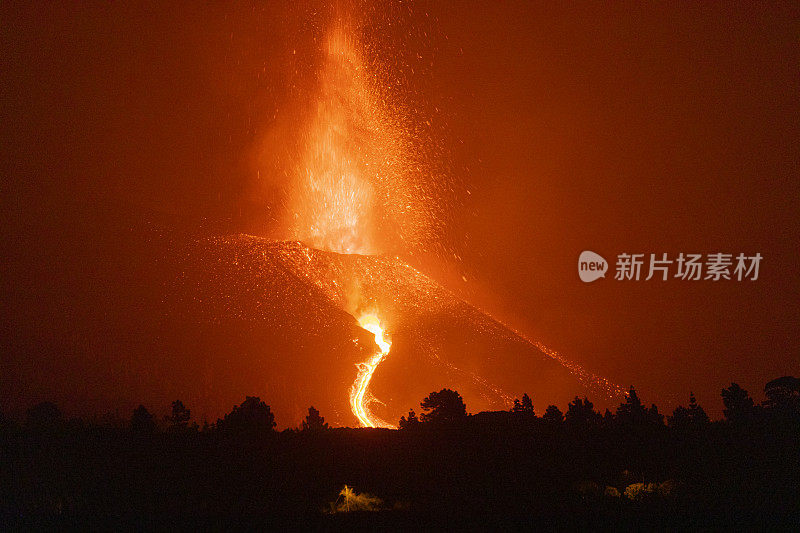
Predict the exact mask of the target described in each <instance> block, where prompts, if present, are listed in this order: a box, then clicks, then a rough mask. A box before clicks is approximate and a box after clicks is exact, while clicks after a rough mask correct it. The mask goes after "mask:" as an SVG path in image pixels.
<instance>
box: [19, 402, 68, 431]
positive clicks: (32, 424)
mask: <svg viewBox="0 0 800 533" xmlns="http://www.w3.org/2000/svg"><path fill="white" fill-rule="evenodd" d="M26 415H27V416H26V418H25V424H26V425H27V427H28V428H29V429H32V430H34V431H50V430H53V429H55V428H57V427H58V426H59V425H60V424H61V411H60V410H59V409H58V407H57V406H56V404H54V403H52V402H42V403H37V404H36V405H34V406H33V407H31V408H30V409H28V411H27V412H26Z"/></svg>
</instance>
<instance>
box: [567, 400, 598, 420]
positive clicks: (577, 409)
mask: <svg viewBox="0 0 800 533" xmlns="http://www.w3.org/2000/svg"><path fill="white" fill-rule="evenodd" d="M599 420H600V413H598V412H597V411H595V410H594V404H593V403H592V402H591V401H589V399H588V398H587V397H585V396H584V397H583V399H581V398H579V397H577V396H575V399H574V400H572V401H571V402H570V403H569V405H568V406H567V413H566V414H565V415H564V421H565V422H566V423H567V424H568V425H569V426H571V427H591V426H595V425H596V424H597V422H598V421H599Z"/></svg>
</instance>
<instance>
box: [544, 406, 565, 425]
mask: <svg viewBox="0 0 800 533" xmlns="http://www.w3.org/2000/svg"><path fill="white" fill-rule="evenodd" d="M542 420H544V421H545V422H547V423H549V424H560V423H562V422H563V421H564V413H562V412H561V409H559V408H558V407H556V406H555V405H548V406H547V409H546V410H545V412H544V415H542Z"/></svg>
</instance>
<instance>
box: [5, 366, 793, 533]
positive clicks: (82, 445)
mask: <svg viewBox="0 0 800 533" xmlns="http://www.w3.org/2000/svg"><path fill="white" fill-rule="evenodd" d="M764 393H765V396H766V398H767V399H766V401H764V402H763V403H761V404H756V402H754V401H753V399H752V397H751V396H750V395H749V394H748V392H747V391H746V390H744V389H742V388H741V387H740V386H739V385H737V384H736V383H732V384H731V385H730V386H729V387H727V388H725V389H723V390H722V395H721V396H722V402H723V405H724V410H723V415H724V418H723V419H722V420H717V421H712V420H711V419H710V418H709V416H708V415H707V414H706V412H705V410H704V409H703V407H701V406H700V405H699V404H698V403H697V401H696V399H695V397H694V395H693V394H690V395H689V397H688V403H687V405H686V406H679V407H677V408H676V409H675V410H674V411H673V412H672V414H670V415H667V416H665V415H663V414H662V413H660V412H659V410H658V408H657V407H656V406H655V405H653V404H651V405H650V406H647V405H646V404H645V403H643V402H642V401H641V399H640V398H639V395H638V393H637V391H636V390H635V389H634V388H633V387H631V389H630V391H629V393H628V394H627V397H626V398H625V400H624V401H623V402H622V403H621V404H620V405H619V406H618V407H617V408H616V409H615V410H614V411H611V410H609V409H606V410H605V412H603V413H600V412H598V411H597V410H595V408H594V405H593V403H592V402H591V401H590V400H589V399H588V398H586V397H583V398H579V397H576V398H575V399H574V400H573V401H572V402H570V403H569V405H568V406H567V407H566V411H563V412H562V411H561V410H560V409H559V408H558V407H557V406H554V405H550V406H547V407H546V408H545V409H544V410H543V411H542V412H541V415H539V413H538V412H537V411H538V410H537V408H536V407H535V402H534V400H533V399H532V398H531V396H529V395H528V394H524V395H523V396H522V397H521V398H519V399H517V400H515V402H514V406H513V407H512V408H511V409H510V410H509V411H493V412H480V413H477V414H473V415H470V414H468V411H467V406H466V405H465V403H464V401H463V399H462V397H461V396H460V395H459V394H458V392H456V391H453V390H449V389H442V390H440V391H437V392H432V393H431V394H429V395H428V396H427V397H426V398H424V399H423V400H422V402H421V403H420V414H419V415H417V413H416V411H415V410H413V409H412V410H411V411H410V412H409V413H408V415H406V416H403V417H402V418H401V419H400V421H399V424H398V426H399V428H400V430H399V431H392V430H381V429H351V428H330V427H329V426H328V424H327V423H326V422H325V420H324V417H323V416H322V415H321V414H320V412H319V411H318V410H317V409H315V408H314V407H310V408H309V409H308V415H307V416H306V418H305V420H303V422H302V424H301V425H300V426H299V427H297V428H290V429H287V430H284V431H282V432H278V431H277V430H276V422H275V416H274V414H273V413H272V411H271V409H270V407H269V405H267V404H266V403H265V402H264V401H262V400H261V399H260V398H257V397H249V396H248V397H246V398H245V400H244V401H243V402H242V403H241V404H240V405H237V406H235V407H234V408H233V409H232V411H231V412H229V413H227V414H226V415H225V416H224V417H222V418H221V419H219V420H217V421H216V422H215V423H213V424H208V423H203V424H202V426H201V425H199V424H198V423H197V422H195V421H193V420H192V416H191V411H190V409H189V408H188V407H187V406H186V405H184V404H183V402H181V401H180V400H176V401H175V402H173V403H172V405H171V410H170V414H169V415H167V416H166V417H164V418H163V420H161V421H159V420H157V419H156V417H155V416H154V415H153V414H152V413H150V412H149V411H148V409H147V408H145V407H144V406H139V407H137V408H136V409H135V410H134V411H133V413H132V415H131V417H130V419H129V421H128V422H127V423H126V424H124V425H123V424H114V423H86V422H84V421H82V420H79V419H65V418H64V417H63V416H62V414H61V412H60V411H59V409H58V407H57V406H56V405H54V404H52V403H49V402H44V403H40V404H38V405H35V406H33V407H31V408H30V409H29V410H28V411H27V414H26V418H25V420H24V421H22V422H16V421H14V420H12V419H9V418H6V417H3V416H0V458H1V461H0V518H2V523H3V525H6V526H22V527H25V526H32V527H38V526H62V525H69V524H82V525H89V526H96V527H106V526H131V527H161V526H167V525H174V524H192V525H195V526H201V527H226V526H230V525H232V524H234V523H235V524H238V525H242V526H246V527H263V526H268V525H276V526H277V525H281V526H286V525H291V526H296V527H316V526H320V525H322V526H323V527H324V526H326V525H330V526H333V527H350V526H357V527H362V526H363V527H381V526H387V525H390V526H397V527H409V528H414V527H417V526H421V525H425V526H441V527H461V526H464V527H473V526H476V525H478V524H484V525H490V524H491V525H497V524H499V523H518V524H540V525H541V524H545V525H550V526H552V527H593V528H597V527H623V528H625V527H630V528H642V527H664V526H690V527H722V526H729V525H735V526H737V527H758V528H760V529H763V528H770V527H786V526H789V527H790V528H792V526H797V525H798V524H800V522H798V519H799V517H800V496H798V486H799V485H798V483H800V379H799V378H795V377H791V376H786V377H781V378H778V379H775V380H772V381H770V382H769V383H767V384H766V386H765V387H764ZM342 487H344V489H343V488H342ZM356 491H365V492H368V493H369V494H366V493H365V494H361V495H359V494H358V493H357V492H356ZM365 502H367V503H365ZM347 511H352V512H347ZM368 511H373V512H368ZM542 520H543V521H544V522H540V521H542Z"/></svg>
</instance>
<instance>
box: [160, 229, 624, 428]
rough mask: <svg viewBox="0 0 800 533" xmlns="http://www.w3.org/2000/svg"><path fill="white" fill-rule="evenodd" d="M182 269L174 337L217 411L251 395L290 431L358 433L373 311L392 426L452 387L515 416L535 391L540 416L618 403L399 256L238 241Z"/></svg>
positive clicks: (375, 388) (593, 381)
mask: <svg viewBox="0 0 800 533" xmlns="http://www.w3.org/2000/svg"><path fill="white" fill-rule="evenodd" d="M178 264H179V267H180V274H179V276H178V279H177V280H176V282H175V283H174V284H172V290H171V291H170V295H169V297H168V298H169V300H170V301H169V302H166V303H168V306H167V308H169V309H171V310H173V311H172V313H174V314H173V315H172V316H171V317H170V320H171V321H173V323H174V324H176V327H175V328H170V329H173V331H171V332H169V333H167V336H168V337H169V336H172V337H173V339H174V340H173V342H175V343H178V344H181V348H180V350H181V351H186V350H187V349H188V350H189V351H190V352H192V353H194V354H195V355H196V357H195V363H194V365H195V366H196V367H198V368H200V369H201V371H200V377H199V379H200V382H201V383H202V392H201V393H200V394H199V397H197V395H191V396H195V397H196V400H197V401H199V402H200V403H201V404H202V405H204V406H206V407H205V408H206V409H210V410H211V411H217V410H219V409H220V408H223V409H224V408H225V407H224V406H227V405H233V403H234V402H235V401H237V399H241V397H242V395H243V394H245V393H246V394H250V395H259V396H261V397H262V398H263V399H265V400H266V401H267V402H268V403H269V404H270V405H271V406H272V408H273V411H274V412H275V413H276V416H277V418H278V422H279V425H281V426H283V425H296V424H298V423H299V422H300V420H301V419H302V417H303V416H304V414H305V410H306V409H307V408H308V406H309V405H314V406H315V407H317V408H318V409H320V410H321V412H322V414H323V415H324V416H326V417H327V419H328V421H329V422H331V423H332V424H335V425H350V426H355V425H357V424H358V421H357V420H356V418H355V416H354V415H353V414H352V412H351V410H350V404H349V391H350V387H351V386H352V384H353V382H354V380H355V378H356V375H357V372H358V371H357V367H356V365H357V363H359V362H362V361H364V360H366V359H367V358H368V357H369V356H370V355H372V354H373V353H375V351H376V350H377V349H378V347H377V346H376V344H375V341H374V336H373V335H371V334H370V333H368V332H366V331H365V330H363V329H361V328H360V327H359V326H358V322H357V318H358V317H359V316H361V315H363V314H374V315H376V316H378V317H379V318H380V320H381V322H382V324H383V327H384V329H385V330H386V332H387V333H388V335H389V336H390V338H391V341H392V347H391V351H390V353H389V355H388V357H387V358H386V359H385V360H384V361H383V362H382V363H381V364H380V365H379V366H378V367H377V369H376V370H375V372H374V374H373V378H372V381H371V384H370V389H369V392H370V393H371V395H372V396H371V397H373V398H374V401H371V403H370V409H371V410H372V412H373V413H374V414H375V415H376V416H378V417H379V418H382V419H383V420H386V421H389V422H391V423H396V422H397V420H398V419H399V417H400V416H401V415H403V414H405V413H407V412H408V410H409V408H412V407H417V406H418V404H419V402H420V400H421V399H422V398H423V397H424V396H426V395H427V394H428V393H430V392H431V391H433V390H439V389H441V388H443V387H447V388H452V389H455V390H458V391H459V392H460V393H461V394H462V396H463V397H464V399H465V402H466V403H467V406H468V408H469V410H471V411H472V412H477V411H480V410H493V409H506V408H508V407H509V405H510V404H511V402H512V399H513V397H515V396H518V395H521V394H522V393H523V392H528V393H530V394H531V395H532V397H533V398H534V401H535V403H536V405H537V406H538V409H539V411H542V410H543V407H544V406H545V405H547V404H550V403H556V404H559V405H562V406H563V405H565V404H566V403H567V401H569V399H571V398H572V397H573V396H575V395H578V394H580V395H583V394H588V395H594V396H597V395H598V394H606V395H607V394H608V387H607V386H606V385H607V384H606V383H605V382H603V380H599V379H597V378H596V377H594V376H592V375H590V374H588V373H586V372H583V371H582V370H581V369H580V367H578V366H576V365H572V364H569V363H567V362H565V361H560V360H558V359H557V358H558V356H557V354H550V355H548V354H547V353H545V352H544V351H543V350H546V349H544V348H542V349H540V348H539V347H537V345H535V344H533V343H531V342H529V341H527V340H525V339H524V338H522V337H521V336H519V335H518V334H516V333H515V332H513V331H511V330H510V329H509V328H507V327H505V326H504V325H502V324H500V323H498V322H497V321H495V320H493V319H492V318H491V317H489V316H487V315H486V314H484V313H482V312H480V311H479V310H477V309H476V308H474V307H472V306H471V305H469V304H467V303H465V302H464V301H462V300H460V299H458V298H457V297H455V296H454V295H453V294H451V293H450V292H449V291H447V290H446V289H444V288H443V287H441V286H440V285H438V284H437V283H436V282H434V281H433V280H431V279H430V278H428V277H426V276H425V275H423V274H421V273H420V272H418V271H417V270H415V269H414V268H412V267H410V266H409V265H407V264H405V263H404V262H402V261H400V260H399V259H397V258H392V257H384V256H364V255H355V254H348V255H343V254H337V253H333V252H327V251H321V250H317V249H313V248H309V247H307V246H305V245H304V244H302V243H299V242H275V241H269V240H265V239H262V238H258V237H252V236H247V235H237V236H231V237H224V238H212V239H204V240H200V241H197V242H195V243H193V244H192V245H191V246H188V247H187V248H186V249H185V250H184V251H183V252H182V253H181V259H180V260H179V261H178ZM178 330H181V331H178ZM187 343H188V344H187ZM604 386H605V389H604Z"/></svg>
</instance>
